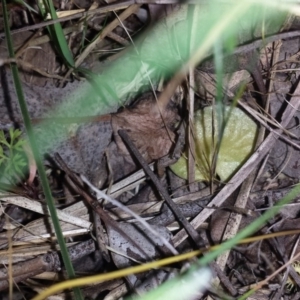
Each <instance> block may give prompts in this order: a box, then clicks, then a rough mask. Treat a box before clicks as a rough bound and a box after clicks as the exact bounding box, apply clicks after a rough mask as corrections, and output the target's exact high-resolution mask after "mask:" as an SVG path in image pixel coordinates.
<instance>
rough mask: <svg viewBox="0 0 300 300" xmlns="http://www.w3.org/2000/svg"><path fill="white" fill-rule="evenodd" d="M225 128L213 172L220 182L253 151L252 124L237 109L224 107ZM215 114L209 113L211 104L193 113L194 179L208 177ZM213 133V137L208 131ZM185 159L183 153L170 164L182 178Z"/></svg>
mask: <svg viewBox="0 0 300 300" xmlns="http://www.w3.org/2000/svg"><path fill="white" fill-rule="evenodd" d="M224 117H225V120H226V119H227V118H228V120H227V122H226V127H225V130H224V134H223V138H222V141H221V146H220V150H219V153H218V160H217V164H216V173H217V175H219V177H220V179H221V180H222V181H227V180H229V179H230V177H231V176H232V175H233V174H234V173H235V172H236V171H237V170H238V169H239V168H240V167H241V165H242V164H243V163H244V162H245V161H246V159H247V158H248V157H249V156H250V154H251V153H252V151H253V148H254V145H255V141H256V135H257V125H256V123H255V122H254V121H253V120H252V119H251V118H250V117H249V116H248V115H246V114H245V113H244V112H243V111H242V110H240V109H239V108H231V107H229V106H228V107H225V116H224ZM218 119H219V118H218V116H217V112H215V116H214V117H213V116H212V107H206V108H205V109H203V110H200V111H197V112H196V113H195V116H194V125H195V134H196V140H195V145H196V170H195V179H196V180H205V181H208V180H209V179H210V171H209V170H210V168H211V165H212V158H213V153H214V151H215V148H216V146H215V145H216V143H217V141H218V139H219V137H218V134H219V132H218ZM213 127H214V132H215V136H214V139H213V138H212V132H213V130H212V129H213ZM187 165H188V162H187V159H186V155H183V156H182V157H181V158H180V159H179V160H178V161H177V162H176V163H175V164H174V165H172V166H171V169H172V171H173V172H174V173H175V174H176V175H178V176H179V177H182V178H185V179H186V178H187Z"/></svg>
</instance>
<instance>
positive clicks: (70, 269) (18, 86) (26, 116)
mask: <svg viewBox="0 0 300 300" xmlns="http://www.w3.org/2000/svg"><path fill="white" fill-rule="evenodd" d="M2 8H3V17H4V28H5V35H6V40H7V47H8V51H9V55H10V57H11V58H14V50H13V43H12V39H11V35H10V30H9V25H8V24H9V23H8V12H7V6H6V0H3V1H2ZM11 70H12V74H13V79H14V85H15V89H16V94H17V97H18V100H19V105H20V109H21V113H22V116H23V120H24V126H25V129H26V132H27V135H28V139H29V143H30V146H31V149H32V153H33V156H34V158H35V161H36V164H37V169H38V172H39V175H40V180H41V183H42V187H43V191H44V194H45V198H46V202H47V205H48V209H49V212H50V216H51V219H52V222H53V226H54V230H55V233H56V236H57V240H58V243H59V246H60V249H61V254H62V258H63V261H64V264H65V267H66V271H67V274H68V277H69V278H75V272H74V269H73V266H72V263H71V260H70V257H69V253H68V250H67V247H66V244H65V241H64V236H63V234H62V231H61V227H60V224H59V221H58V217H57V213H56V209H55V205H54V200H53V198H52V194H51V190H50V187H49V184H48V180H47V176H46V172H45V169H44V165H43V163H42V159H41V156H40V154H39V151H38V147H37V142H36V140H35V137H34V132H33V127H32V124H31V121H30V116H29V113H28V109H27V105H26V102H25V97H24V93H23V89H22V85H21V81H20V77H19V72H18V68H17V65H16V64H11ZM74 294H75V297H76V299H83V297H82V294H81V291H80V289H79V288H74Z"/></svg>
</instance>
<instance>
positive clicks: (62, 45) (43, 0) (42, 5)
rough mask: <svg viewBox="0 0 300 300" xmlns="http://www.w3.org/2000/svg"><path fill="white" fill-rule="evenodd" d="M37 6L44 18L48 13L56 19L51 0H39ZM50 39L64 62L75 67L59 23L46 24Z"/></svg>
mask: <svg viewBox="0 0 300 300" xmlns="http://www.w3.org/2000/svg"><path fill="white" fill-rule="evenodd" d="M38 6H39V9H40V12H41V14H42V16H43V18H44V19H46V18H47V16H48V14H50V16H51V19H52V20H56V19H57V14H56V11H55V8H54V6H53V2H52V0H39V1H38ZM47 29H48V32H49V34H50V36H51V39H52V40H53V42H54V43H55V46H56V48H57V50H58V51H59V52H60V54H61V56H62V58H63V59H64V61H65V63H66V64H67V65H68V66H69V67H72V68H75V63H74V59H73V55H72V52H71V51H70V49H69V46H68V43H67V41H66V38H65V36H64V33H63V30H62V28H61V25H60V23H59V22H58V23H55V24H53V25H50V26H47Z"/></svg>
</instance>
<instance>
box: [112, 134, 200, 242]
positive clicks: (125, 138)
mask: <svg viewBox="0 0 300 300" xmlns="http://www.w3.org/2000/svg"><path fill="white" fill-rule="evenodd" d="M118 133H119V135H120V136H121V138H122V139H123V141H124V142H125V144H126V145H127V147H128V148H129V149H130V150H131V151H132V153H133V155H134V156H135V158H136V159H137V160H138V162H139V163H140V165H141V166H142V168H143V169H144V171H145V173H146V174H147V175H148V176H149V177H150V179H151V180H152V182H153V184H154V185H155V186H156V188H157V190H158V191H159V193H160V194H161V195H162V197H163V198H164V200H165V201H166V202H167V204H168V205H169V207H170V209H171V210H172V212H173V213H174V215H175V216H176V218H177V219H178V221H179V222H180V223H181V224H182V226H183V227H184V229H185V230H186V232H187V233H188V235H189V236H190V237H191V238H192V239H193V241H194V242H195V244H196V245H197V246H201V247H203V245H200V237H199V235H198V233H197V231H196V230H195V229H194V228H193V227H192V226H191V224H190V223H189V222H188V221H187V220H186V219H185V217H184V216H183V214H182V212H181V211H180V210H179V209H178V207H177V206H176V204H175V203H174V202H173V200H172V199H171V197H170V196H169V194H168V193H167V191H166V190H165V188H164V187H163V186H162V184H161V183H160V181H159V180H158V178H157V177H156V176H155V174H154V173H153V171H152V170H151V169H150V168H149V166H148V164H147V163H146V161H145V160H144V158H143V157H142V155H141V154H140V153H139V151H138V149H137V148H136V146H135V145H134V144H133V142H132V141H131V140H130V138H129V136H128V134H127V132H126V131H125V130H119V131H118Z"/></svg>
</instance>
